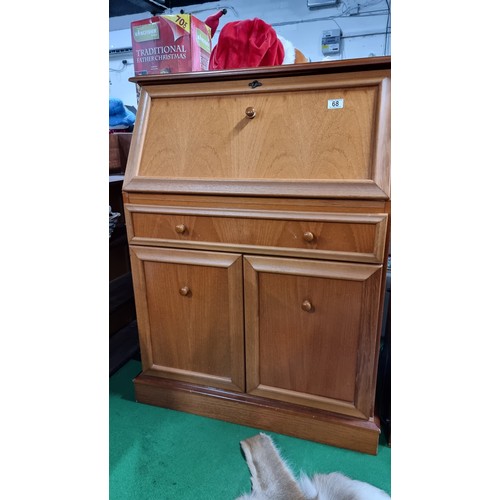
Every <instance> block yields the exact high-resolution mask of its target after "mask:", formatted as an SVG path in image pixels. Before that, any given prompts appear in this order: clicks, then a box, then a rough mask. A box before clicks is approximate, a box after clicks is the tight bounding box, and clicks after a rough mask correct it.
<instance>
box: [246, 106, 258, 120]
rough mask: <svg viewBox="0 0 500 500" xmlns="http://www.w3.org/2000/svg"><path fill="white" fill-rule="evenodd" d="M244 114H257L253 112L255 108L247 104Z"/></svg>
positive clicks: (251, 116)
mask: <svg viewBox="0 0 500 500" xmlns="http://www.w3.org/2000/svg"><path fill="white" fill-rule="evenodd" d="M245 114H246V115H247V117H248V118H255V115H256V114H257V113H256V112H255V109H254V108H252V107H251V106H249V107H248V108H247V109H245Z"/></svg>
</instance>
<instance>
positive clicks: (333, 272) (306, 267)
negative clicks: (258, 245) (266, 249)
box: [245, 255, 382, 282]
mask: <svg viewBox="0 0 500 500" xmlns="http://www.w3.org/2000/svg"><path fill="white" fill-rule="evenodd" d="M245 260H246V261H247V262H249V263H250V264H251V266H252V268H253V269H254V270H255V271H256V272H269V273H273V274H293V275H294V276H312V277H317V278H333V279H341V280H350V281H361V282H364V281H366V280H367V279H368V278H369V277H370V276H372V275H373V274H374V273H376V272H378V271H379V270H380V269H381V268H382V264H380V265H375V264H350V263H341V262H326V263H325V262H315V261H314V260H303V259H283V260H282V261H281V262H280V266H279V267H277V266H276V260H275V259H274V258H273V257H260V256H252V255H247V256H245Z"/></svg>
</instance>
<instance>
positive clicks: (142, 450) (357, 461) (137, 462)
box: [109, 360, 391, 500]
mask: <svg viewBox="0 0 500 500" xmlns="http://www.w3.org/2000/svg"><path fill="white" fill-rule="evenodd" d="M140 369H141V366H140V363H139V362H138V361H135V360H132V361H129V362H128V363H127V364H126V365H125V366H124V367H123V368H121V369H120V370H119V371H117V372H116V373H115V374H114V375H113V376H112V377H111V378H110V379H109V419H110V420H109V491H110V495H109V498H110V500H118V499H120V500H156V499H161V500H165V499H168V500H174V499H175V500H234V499H235V498H236V497H237V496H238V495H241V494H243V493H250V491H251V483H250V473H249V471H248V468H247V465H246V462H245V460H244V458H243V456H242V454H241V452H240V447H239V442H240V441H241V440H243V439H246V438H249V437H251V436H253V435H255V434H257V433H258V432H259V431H258V430H257V429H253V428H250V427H244V426H241V425H236V424H230V423H227V422H221V421H218V420H214V419H210V418H205V417H199V416H196V415H190V414H187V413H182V412H178V411H173V410H167V409H164V408H158V407H154V406H149V405H144V404H140V403H137V402H135V400H134V388H133V383H132V379H133V377H135V376H136V375H137V374H138V373H139V372H140ZM267 434H269V435H270V436H271V437H272V438H273V440H274V442H275V443H276V445H277V447H278V449H280V451H281V453H282V455H283V457H284V458H285V459H286V460H287V462H288V464H289V465H290V467H291V469H292V470H293V471H294V472H295V473H299V472H300V471H304V472H305V473H306V474H310V475H311V474H313V473H316V472H318V473H329V472H335V471H339V472H343V473H344V474H346V475H348V476H349V477H352V478H354V479H359V480H361V481H367V482H369V483H371V484H373V485H375V486H378V487H379V488H382V489H383V490H385V491H387V492H388V493H389V494H390V481H391V478H390V468H391V466H390V462H391V450H390V448H389V447H387V446H386V445H385V444H384V443H383V437H382V438H381V442H380V445H379V451H378V455H377V456H371V455H366V454H363V453H358V452H354V451H350V450H343V449H340V448H335V447H332V446H327V445H322V444H318V443H313V442H310V441H305V440H302V439H296V438H292V437H288V436H283V435H281V434H276V433H272V432H268V433H267Z"/></svg>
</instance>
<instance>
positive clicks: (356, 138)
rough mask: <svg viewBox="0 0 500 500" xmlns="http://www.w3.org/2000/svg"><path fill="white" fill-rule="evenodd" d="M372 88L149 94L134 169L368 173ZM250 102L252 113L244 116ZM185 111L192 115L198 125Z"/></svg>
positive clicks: (294, 175) (181, 173)
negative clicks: (331, 105) (331, 104)
mask: <svg viewBox="0 0 500 500" xmlns="http://www.w3.org/2000/svg"><path fill="white" fill-rule="evenodd" d="M376 96H377V87H366V88H355V89H335V90H322V91H309V92H307V91H303V92H295V93H288V92H283V93H274V94H259V95H251V96H223V97H220V96H209V97H178V98H175V99H174V98H171V99H154V100H153V101H152V104H151V109H150V112H149V125H148V134H147V136H146V139H145V142H144V148H143V155H142V160H141V167H140V171H139V174H140V175H141V176H146V177H169V178H195V179H200V178H209V179H276V180H290V179H307V180H319V179H351V180H352V179H360V180H364V179H368V178H369V173H370V161H371V159H370V154H371V149H372V142H371V141H372V134H371V131H372V128H373V124H374V111H375V99H376ZM332 98H335V99H344V102H345V105H344V108H343V109H336V110H329V109H327V102H328V99H332ZM249 106H251V107H253V108H254V109H255V110H256V113H257V116H256V117H255V118H254V119H249V118H247V117H246V116H245V109H246V108H247V107H249ZM183 116H193V117H196V121H195V123H196V128H197V129H196V131H194V130H192V127H193V122H192V121H191V120H184V119H183V118H182V117H183ZM166 117H168V119H167V121H166V120H165V118H166ZM287 118H289V119H287Z"/></svg>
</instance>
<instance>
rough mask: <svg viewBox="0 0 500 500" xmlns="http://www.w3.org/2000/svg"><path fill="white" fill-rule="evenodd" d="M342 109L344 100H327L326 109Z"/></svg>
mask: <svg viewBox="0 0 500 500" xmlns="http://www.w3.org/2000/svg"><path fill="white" fill-rule="evenodd" d="M343 107H344V99H328V109H340V108H343Z"/></svg>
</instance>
